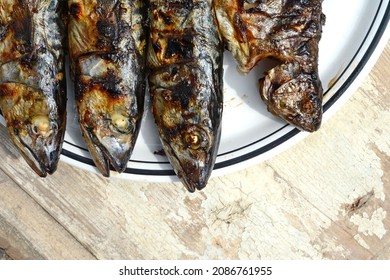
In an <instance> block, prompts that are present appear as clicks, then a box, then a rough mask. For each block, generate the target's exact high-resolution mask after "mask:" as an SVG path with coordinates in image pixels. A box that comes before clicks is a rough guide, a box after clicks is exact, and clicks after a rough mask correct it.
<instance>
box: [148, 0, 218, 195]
mask: <svg viewBox="0 0 390 280" xmlns="http://www.w3.org/2000/svg"><path fill="white" fill-rule="evenodd" d="M149 19H150V38H149V46H148V56H147V59H148V62H147V65H148V68H149V71H150V73H149V88H150V94H151V102H152V112H153V115H154V118H155V122H156V125H157V128H158V131H159V135H160V140H161V142H162V145H163V148H164V151H165V153H166V155H167V156H168V159H169V161H170V163H171V165H172V167H173V169H174V171H175V172H176V174H177V175H178V177H179V179H180V180H181V181H182V183H183V184H184V185H185V186H186V188H187V189H188V190H189V191H190V192H194V191H195V190H196V189H198V190H200V189H202V188H204V187H205V186H206V184H207V181H208V179H209V177H210V174H211V172H212V169H213V167H214V163H215V160H216V157H217V151H218V146H219V141H220V137H221V118H222V110H223V88H222V85H223V77H222V73H223V67H222V60H223V45H222V41H221V38H220V35H219V32H218V30H217V27H216V20H215V14H214V12H213V9H212V1H211V0H203V1H199V0H165V1H161V0H159V1H157V0H150V1H149Z"/></svg>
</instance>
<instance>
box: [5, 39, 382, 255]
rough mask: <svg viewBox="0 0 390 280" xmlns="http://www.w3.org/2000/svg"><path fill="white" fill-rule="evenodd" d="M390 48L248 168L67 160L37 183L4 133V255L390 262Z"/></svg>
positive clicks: (37, 180)
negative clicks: (191, 185) (179, 174)
mask: <svg viewBox="0 0 390 280" xmlns="http://www.w3.org/2000/svg"><path fill="white" fill-rule="evenodd" d="M389 92H390V44H388V45H387V47H386V49H385V51H384V53H383V54H382V56H381V57H380V59H379V61H378V62H377V64H376V66H375V67H374V68H373V70H372V71H371V73H370V74H369V76H368V77H367V78H366V79H365V81H364V82H363V84H362V85H361V87H360V88H359V89H358V90H357V91H356V93H354V95H353V96H352V97H351V98H350V99H349V100H348V101H347V103H346V104H345V105H344V106H343V107H342V108H341V109H340V110H339V111H338V112H337V113H336V114H335V115H334V116H333V117H332V118H331V119H330V120H329V121H328V122H326V123H325V124H324V125H323V126H322V128H321V129H320V131H318V132H316V133H313V134H311V135H310V136H308V137H307V138H305V139H304V140H303V141H301V142H299V143H298V144H296V145H295V146H293V147H292V148H289V149H288V150H287V151H285V152H282V153H281V154H279V155H277V156H275V157H273V158H272V159H270V160H267V161H265V162H263V163H261V164H258V165H256V166H253V167H250V168H248V169H245V170H242V171H237V172H235V173H232V174H229V175H227V176H222V177H216V178H212V179H211V180H210V182H209V185H208V186H207V188H206V189H205V190H204V191H201V192H197V193H194V194H190V193H188V192H187V191H186V190H185V189H184V187H183V186H182V185H181V184H180V183H146V182H145V183H140V182H129V181H124V180H119V179H114V178H112V179H106V178H103V177H101V176H99V175H96V174H92V173H89V172H86V171H83V170H80V169H77V168H74V167H72V166H69V165H67V164H65V163H63V162H60V164H59V167H58V171H57V172H56V173H55V174H54V175H53V176H50V177H48V178H46V179H41V178H38V177H37V176H36V175H35V174H34V173H33V172H32V171H31V170H30V168H29V167H28V166H27V165H26V164H25V163H24V161H23V160H22V159H21V157H20V156H19V155H18V153H17V152H16V151H15V149H14V148H12V145H11V144H10V142H9V138H8V135H7V133H6V132H5V130H4V128H1V129H0V158H1V160H0V162H1V163H0V248H3V249H5V251H6V253H7V255H8V256H9V257H11V258H13V259H94V258H97V259H238V258H239V259H389V258H390V232H389V230H390V216H389V215H390V200H389V198H390V110H389V108H390V95H389Z"/></svg>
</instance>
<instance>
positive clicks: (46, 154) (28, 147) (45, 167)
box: [11, 135, 62, 177]
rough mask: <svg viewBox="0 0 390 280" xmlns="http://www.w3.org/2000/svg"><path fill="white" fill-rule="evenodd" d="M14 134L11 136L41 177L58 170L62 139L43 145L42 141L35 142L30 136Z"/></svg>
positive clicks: (23, 155) (28, 162)
mask: <svg viewBox="0 0 390 280" xmlns="http://www.w3.org/2000/svg"><path fill="white" fill-rule="evenodd" d="M12 136H13V137H12ZM12 136H11V138H12V140H13V142H14V144H15V146H16V147H17V148H18V150H19V152H20V154H21V155H22V157H23V158H24V159H25V161H26V162H27V164H28V165H29V166H30V167H31V168H32V169H33V170H34V171H35V173H37V174H38V175H39V176H40V177H46V176H47V174H53V173H54V172H55V171H56V169H57V165H58V161H59V158H60V154H61V143H62V141H54V143H52V144H50V145H42V144H41V143H40V144H39V143H34V142H33V141H32V139H31V138H29V137H21V136H20V135H12ZM24 138H25V139H24Z"/></svg>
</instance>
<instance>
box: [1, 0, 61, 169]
mask: <svg viewBox="0 0 390 280" xmlns="http://www.w3.org/2000/svg"><path fill="white" fill-rule="evenodd" d="M65 4H66V3H65V2H64V1H62V0H51V1H49V0H48V1H45V0H30V1H28V0H2V1H1V2H0V111H1V112H2V113H3V116H4V118H5V120H6V122H7V127H8V131H9V134H10V136H11V139H12V141H13V143H14V144H15V146H16V147H17V148H18V149H19V151H20V153H21V154H22V156H23V157H24V158H25V160H26V161H27V163H28V164H29V165H30V166H31V167H32V169H33V170H34V171H35V172H36V173H37V174H38V175H40V176H41V177H45V176H46V175H47V174H52V173H53V172H54V171H55V170H56V168H57V163H58V160H59V157H60V153H61V148H62V143H63V139H64V133H65V126H66V83H65V71H64V65H65V61H64V41H65V35H64V34H65V16H66V14H65V12H66V11H65Z"/></svg>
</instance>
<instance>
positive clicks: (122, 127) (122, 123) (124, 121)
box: [111, 113, 131, 133]
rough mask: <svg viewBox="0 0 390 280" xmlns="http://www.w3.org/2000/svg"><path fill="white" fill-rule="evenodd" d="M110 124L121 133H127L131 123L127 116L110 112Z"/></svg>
mask: <svg viewBox="0 0 390 280" xmlns="http://www.w3.org/2000/svg"><path fill="white" fill-rule="evenodd" d="M111 124H112V125H113V126H114V127H115V129H116V130H118V131H119V132H121V133H127V132H129V131H130V127H131V123H130V121H129V118H128V117H126V116H124V115H123V114H121V113H114V114H112V116H111Z"/></svg>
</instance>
